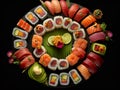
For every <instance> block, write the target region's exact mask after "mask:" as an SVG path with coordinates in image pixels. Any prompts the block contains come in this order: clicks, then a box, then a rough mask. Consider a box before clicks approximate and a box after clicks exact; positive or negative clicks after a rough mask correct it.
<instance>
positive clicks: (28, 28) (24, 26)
mask: <svg viewBox="0 0 120 90" xmlns="http://www.w3.org/2000/svg"><path fill="white" fill-rule="evenodd" d="M17 26H19V27H20V28H22V29H23V30H25V31H26V32H30V31H31V30H32V26H31V25H30V24H29V23H27V22H26V21H25V20H23V19H20V20H19V21H18V23H17Z"/></svg>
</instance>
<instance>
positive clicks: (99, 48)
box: [91, 43, 106, 55]
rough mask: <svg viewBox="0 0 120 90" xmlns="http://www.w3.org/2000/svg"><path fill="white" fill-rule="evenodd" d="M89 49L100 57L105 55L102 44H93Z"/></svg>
mask: <svg viewBox="0 0 120 90" xmlns="http://www.w3.org/2000/svg"><path fill="white" fill-rule="evenodd" d="M91 49H92V51H93V52H95V53H97V54H100V55H105V53H106V46H105V45H104V44H100V43H93V44H92V47H91Z"/></svg>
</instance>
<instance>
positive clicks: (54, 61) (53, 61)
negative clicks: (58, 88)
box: [48, 57, 58, 70]
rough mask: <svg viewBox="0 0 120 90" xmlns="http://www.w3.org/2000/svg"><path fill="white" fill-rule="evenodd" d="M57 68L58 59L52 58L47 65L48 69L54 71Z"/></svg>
mask: <svg viewBox="0 0 120 90" xmlns="http://www.w3.org/2000/svg"><path fill="white" fill-rule="evenodd" d="M57 67H58V59H57V58H54V57H52V58H51V60H50V62H49V64H48V68H49V69H51V70H56V69H57Z"/></svg>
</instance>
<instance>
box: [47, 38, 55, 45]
mask: <svg viewBox="0 0 120 90" xmlns="http://www.w3.org/2000/svg"><path fill="white" fill-rule="evenodd" d="M54 37H55V36H50V37H48V43H49V44H50V45H52V46H53V45H54V44H53V39H54Z"/></svg>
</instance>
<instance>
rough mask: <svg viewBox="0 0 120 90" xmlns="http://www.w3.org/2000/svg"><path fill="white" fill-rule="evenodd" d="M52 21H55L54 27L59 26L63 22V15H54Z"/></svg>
mask: <svg viewBox="0 0 120 90" xmlns="http://www.w3.org/2000/svg"><path fill="white" fill-rule="evenodd" d="M54 23H55V26H56V28H61V27H62V24H63V17H62V16H55V17H54Z"/></svg>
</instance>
